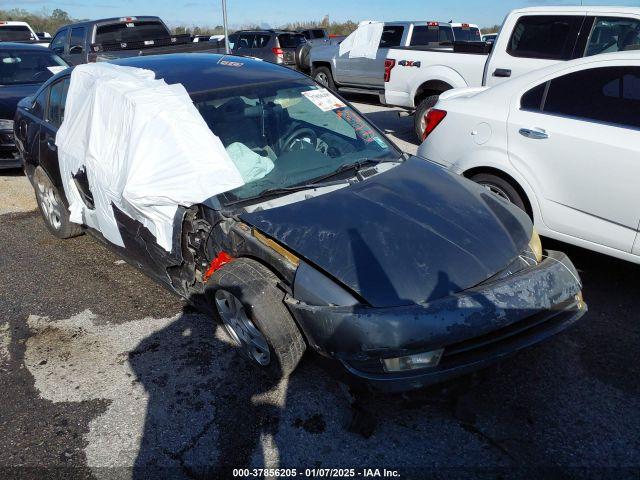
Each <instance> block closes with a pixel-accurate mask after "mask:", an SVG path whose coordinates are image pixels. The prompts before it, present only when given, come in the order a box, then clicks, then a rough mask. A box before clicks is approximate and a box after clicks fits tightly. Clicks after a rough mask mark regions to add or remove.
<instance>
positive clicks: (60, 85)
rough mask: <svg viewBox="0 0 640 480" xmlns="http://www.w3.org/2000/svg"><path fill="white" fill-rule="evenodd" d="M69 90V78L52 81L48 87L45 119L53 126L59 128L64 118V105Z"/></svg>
mask: <svg viewBox="0 0 640 480" xmlns="http://www.w3.org/2000/svg"><path fill="white" fill-rule="evenodd" d="M68 90H69V78H68V77H67V78H65V79H64V80H61V81H59V82H56V83H54V84H53V85H52V86H51V87H50V88H49V92H50V93H49V103H48V104H47V114H46V116H45V118H46V120H47V121H48V122H49V123H50V124H51V125H52V126H53V127H55V128H59V127H60V125H62V121H63V120H64V107H65V102H66V101H67V91H68Z"/></svg>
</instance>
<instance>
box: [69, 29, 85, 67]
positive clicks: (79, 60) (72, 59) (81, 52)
mask: <svg viewBox="0 0 640 480" xmlns="http://www.w3.org/2000/svg"><path fill="white" fill-rule="evenodd" d="M86 30H87V29H86V27H74V28H72V29H71V36H70V38H69V51H68V53H67V58H66V60H67V62H68V63H69V64H71V65H80V64H83V63H85V57H86V52H85V33H86Z"/></svg>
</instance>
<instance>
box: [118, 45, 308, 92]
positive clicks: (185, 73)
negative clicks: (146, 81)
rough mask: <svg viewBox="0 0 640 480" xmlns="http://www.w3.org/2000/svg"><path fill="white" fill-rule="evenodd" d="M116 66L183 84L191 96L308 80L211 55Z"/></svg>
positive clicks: (254, 63)
mask: <svg viewBox="0 0 640 480" xmlns="http://www.w3.org/2000/svg"><path fill="white" fill-rule="evenodd" d="M112 63H115V64H116V65H123V66H128V67H137V68H145V69H147V70H151V71H153V72H155V74H156V78H162V79H164V81H165V82H167V83H169V84H172V83H181V84H182V85H184V87H185V89H186V90H187V92H189V93H190V94H195V93H198V92H206V91H210V90H216V89H219V88H225V87H237V86H242V85H250V84H259V83H266V82H276V81H281V80H291V81H296V80H304V79H307V80H308V78H307V77H306V76H305V75H302V74H301V73H298V72H296V71H294V70H291V69H289V68H286V67H281V66H278V65H275V64H273V63H269V62H263V61H261V60H256V59H253V58H247V57H237V56H234V55H216V54H211V53H182V54H181V53H174V54H171V55H150V56H146V57H145V56H142V57H131V58H126V59H121V60H116V61H114V62H112Z"/></svg>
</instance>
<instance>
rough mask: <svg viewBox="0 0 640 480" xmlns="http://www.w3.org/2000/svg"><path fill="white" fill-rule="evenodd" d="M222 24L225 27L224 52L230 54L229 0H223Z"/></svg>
mask: <svg viewBox="0 0 640 480" xmlns="http://www.w3.org/2000/svg"><path fill="white" fill-rule="evenodd" d="M222 26H223V28H224V52H225V53H226V54H227V55H229V54H230V53H231V51H230V50H229V32H228V28H227V0H222Z"/></svg>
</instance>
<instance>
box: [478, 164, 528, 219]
mask: <svg viewBox="0 0 640 480" xmlns="http://www.w3.org/2000/svg"><path fill="white" fill-rule="evenodd" d="M470 179H471V180H473V181H474V182H476V183H477V184H480V185H482V186H483V187H485V188H486V189H487V190H489V191H491V192H493V193H495V194H496V195H498V196H499V197H501V198H503V199H505V200H507V201H509V202H511V203H513V204H514V205H515V206H517V207H518V208H520V209H521V210H523V211H524V212H526V211H527V208H526V205H525V201H524V199H523V198H522V195H520V193H519V192H518V190H517V189H516V188H515V187H514V186H513V185H512V184H511V182H509V181H508V180H505V179H504V178H502V177H499V176H497V175H493V174H491V173H478V174H477V175H473V176H472V177H470Z"/></svg>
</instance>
